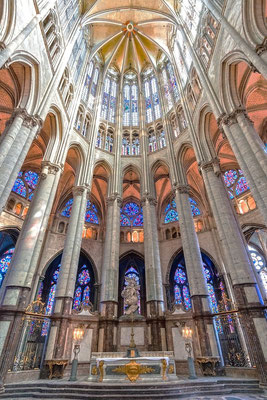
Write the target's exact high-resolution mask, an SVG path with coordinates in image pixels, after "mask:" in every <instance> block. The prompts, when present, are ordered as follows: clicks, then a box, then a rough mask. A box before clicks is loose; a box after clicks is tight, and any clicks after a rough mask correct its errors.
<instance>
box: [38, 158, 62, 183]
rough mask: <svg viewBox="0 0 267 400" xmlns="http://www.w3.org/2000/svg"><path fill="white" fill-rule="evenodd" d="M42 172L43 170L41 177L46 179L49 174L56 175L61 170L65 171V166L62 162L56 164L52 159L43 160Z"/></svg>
mask: <svg viewBox="0 0 267 400" xmlns="http://www.w3.org/2000/svg"><path fill="white" fill-rule="evenodd" d="M41 166H42V172H41V178H42V179H46V177H47V175H48V174H52V175H56V173H57V172H58V171H60V170H61V172H62V171H63V166H62V164H60V165H58V164H54V163H52V162H50V161H42V164H41Z"/></svg>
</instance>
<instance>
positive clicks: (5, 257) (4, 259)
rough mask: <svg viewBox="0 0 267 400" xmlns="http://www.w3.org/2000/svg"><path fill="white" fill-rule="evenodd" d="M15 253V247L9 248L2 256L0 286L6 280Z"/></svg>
mask: <svg viewBox="0 0 267 400" xmlns="http://www.w3.org/2000/svg"><path fill="white" fill-rule="evenodd" d="M13 253H14V248H12V249H9V250H7V251H5V252H4V254H3V255H2V257H1V258H0V288H1V285H2V283H3V281H4V277H5V275H6V273H7V270H8V267H9V265H10V262H11V258H12V255H13Z"/></svg>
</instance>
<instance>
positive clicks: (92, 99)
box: [88, 68, 99, 110]
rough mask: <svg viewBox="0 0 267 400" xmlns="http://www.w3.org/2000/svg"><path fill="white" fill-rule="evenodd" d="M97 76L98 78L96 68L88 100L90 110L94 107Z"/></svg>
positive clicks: (97, 69)
mask: <svg viewBox="0 0 267 400" xmlns="http://www.w3.org/2000/svg"><path fill="white" fill-rule="evenodd" d="M98 78H99V68H96V69H95V70H94V75H93V81H92V85H91V90H90V94H89V100H88V107H89V108H90V110H92V109H93V107H94V103H95V96H96V89H97V83H98Z"/></svg>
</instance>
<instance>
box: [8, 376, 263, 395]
mask: <svg viewBox="0 0 267 400" xmlns="http://www.w3.org/2000/svg"><path fill="white" fill-rule="evenodd" d="M262 392H263V391H262V390H261V389H259V382H258V381H257V380H234V379H225V380H223V379H218V380H217V379H213V380H210V381H209V380H207V379H206V380H197V381H182V382H177V383H162V384H159V383H158V384H154V385H153V384H142V383H140V384H139V383H136V384H122V385H117V384H115V385H113V384H110V385H108V384H105V385H102V384H99V383H92V384H90V383H87V382H79V383H78V382H68V381H54V382H47V381H43V382H40V381H37V382H31V383H30V382H29V383H27V382H25V383H20V384H9V385H6V392H5V393H3V394H2V395H0V399H17V398H20V399H31V398H33V399H39V400H40V399H51V400H52V399H55V398H56V399H58V400H60V399H69V400H79V399H81V400H82V399H87V400H90V399H91V400H94V399H98V398H102V399H124V400H132V399H144V400H145V399H162V400H165V399H182V398H190V397H195V396H198V395H204V396H205V395H207V396H209V395H213V396H216V395H228V394H233V393H243V394H244V393H245V394H258V393H262Z"/></svg>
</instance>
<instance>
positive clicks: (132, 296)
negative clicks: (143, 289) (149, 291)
mask: <svg viewBox="0 0 267 400" xmlns="http://www.w3.org/2000/svg"><path fill="white" fill-rule="evenodd" d="M125 280H126V282H127V283H128V285H127V286H126V287H125V288H124V289H123V291H122V292H121V296H122V297H123V298H124V301H125V304H126V305H127V306H128V308H127V310H126V311H125V314H126V315H130V314H132V313H134V312H135V311H136V310H137V309H138V291H139V290H140V286H139V285H137V283H136V280H135V279H134V278H130V277H126V278H125Z"/></svg>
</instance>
